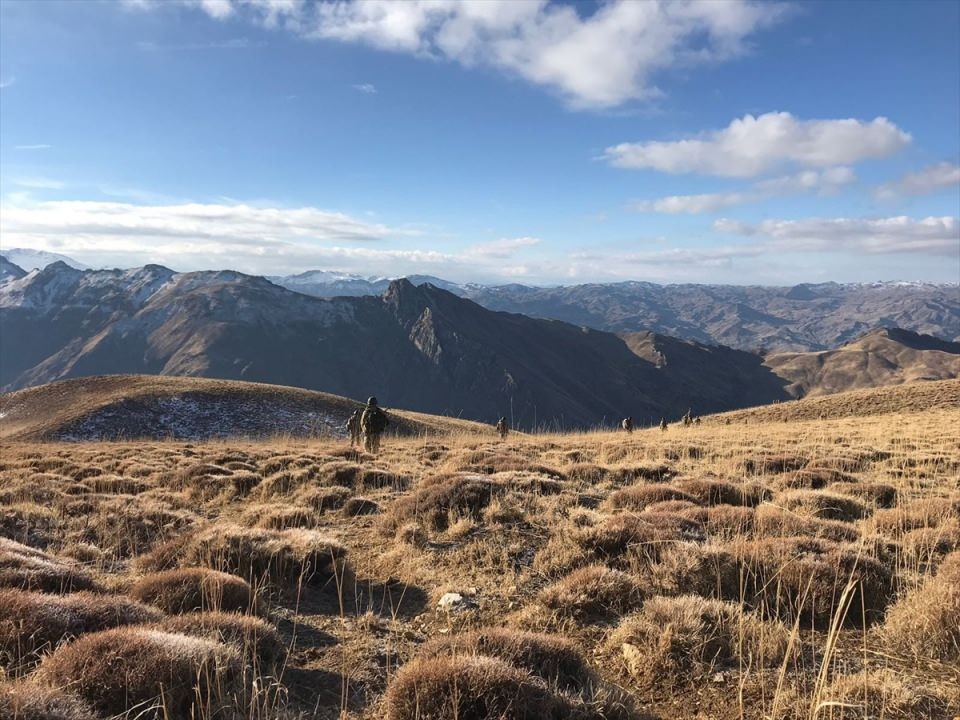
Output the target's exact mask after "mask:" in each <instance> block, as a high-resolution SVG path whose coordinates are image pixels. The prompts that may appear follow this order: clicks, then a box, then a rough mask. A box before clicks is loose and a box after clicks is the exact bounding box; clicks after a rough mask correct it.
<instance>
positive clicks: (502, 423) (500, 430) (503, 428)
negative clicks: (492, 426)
mask: <svg viewBox="0 0 960 720" xmlns="http://www.w3.org/2000/svg"><path fill="white" fill-rule="evenodd" d="M509 432H510V428H509V426H508V425H507V419H506V418H505V417H501V418H500V419H499V420H497V434H498V435H499V436H500V439H501V440H506V439H507V433H509Z"/></svg>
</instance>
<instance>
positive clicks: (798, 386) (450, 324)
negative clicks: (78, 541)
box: [0, 262, 960, 427]
mask: <svg viewBox="0 0 960 720" xmlns="http://www.w3.org/2000/svg"><path fill="white" fill-rule="evenodd" d="M637 285H641V284H637ZM588 287H602V286H588ZM644 287H645V288H647V289H648V290H649V288H651V287H655V286H646V285H644ZM673 287H683V286H673ZM694 287H695V286H694ZM936 287H937V286H930V287H926V286H924V287H922V288H919V289H917V288H914V289H915V290H917V291H918V292H924V293H933V292H934V290H935V289H936ZM900 289H901V291H904V292H907V291H908V290H910V288H906V287H901V288H900ZM495 290H498V289H489V291H490V292H491V293H493V292H494V291H495ZM570 290H576V288H571V289H570ZM727 290H729V288H728V289H727ZM878 290H879V291H885V292H891V291H894V290H896V286H895V287H886V286H884V287H881V288H878ZM948 290H949V288H940V292H941V295H940V296H939V297H940V300H938V301H937V302H940V303H942V304H943V307H942V308H941V310H940V311H939V312H942V314H943V317H944V318H945V319H946V320H951V321H952V322H954V323H955V322H956V318H957V316H958V313H957V308H956V304H954V305H952V306H951V305H950V304H949V294H948ZM768 291H769V292H770V293H772V292H773V291H772V290H769V289H768ZM651 292H652V290H651ZM698 292H700V293H702V294H703V295H704V297H707V298H711V297H716V296H715V295H712V294H711V292H714V291H711V292H707V291H705V290H701V291H698ZM715 292H719V291H715ZM944 298H946V299H944ZM705 302H706V301H705ZM711 302H716V301H715V300H714V301H711ZM791 302H792V303H810V302H816V300H809V299H789V298H785V299H784V303H791ZM924 302H931V303H932V301H924ZM920 305H922V303H920V304H918V307H919V306H920ZM713 312H714V313H715V314H717V315H719V316H723V315H724V314H725V313H727V312H730V311H729V308H728V307H727V306H726V305H725V304H722V303H720V304H717V305H715V306H714V307H713ZM732 312H734V315H736V314H738V313H739V314H741V315H745V314H747V313H746V312H745V311H744V310H743V309H735V310H734V311H732ZM834 322H836V323H838V324H839V323H840V322H841V320H839V319H834ZM0 335H2V337H3V338H4V340H5V341H4V342H2V343H0V387H3V388H4V389H6V390H11V389H17V388H23V387H28V386H32V385H38V384H42V383H46V382H50V381H53V380H58V379H64V378H70V377H80V376H86V375H101V374H106V373H144V374H163V375H185V376H197V377H214V378H225V379H239V380H253V381H258V382H269V383H275V384H281V385H291V386H297V387H304V388H310V389H317V390H323V391H326V392H331V393H335V394H338V395H344V396H347V397H353V398H363V397H366V396H367V395H369V394H371V393H373V394H376V395H378V396H379V397H380V398H381V400H382V401H383V402H385V403H387V404H388V405H390V406H394V407H402V408H408V409H412V410H421V411H424V412H431V413H438V414H450V415H460V416H463V417H466V418H471V419H478V420H483V421H491V420H494V419H495V418H496V417H498V416H499V415H501V414H511V413H512V416H513V420H514V422H515V423H516V424H517V425H518V426H521V427H534V426H542V425H553V426H556V427H575V426H590V425H596V424H602V423H607V424H609V423H611V422H613V421H615V420H616V419H617V418H619V417H622V416H623V415H625V414H632V415H634V416H635V417H636V418H637V420H638V422H648V421H655V420H657V419H659V417H660V416H661V415H663V416H667V417H668V418H675V417H677V416H679V415H680V414H682V413H683V412H684V411H686V409H687V408H693V409H694V412H696V413H707V412H714V411H719V410H727V409H733V408H739V407H747V406H751V405H757V404H763V403H766V402H771V401H774V400H786V399H790V398H791V397H797V396H802V395H809V394H818V393H821V392H835V391H838V390H845V389H854V388H857V387H865V386H873V385H885V384H898V383H901V382H905V381H908V380H916V379H942V378H949V377H957V376H958V375H960V344H958V343H954V342H947V341H945V340H943V339H937V338H934V337H923V336H921V335H917V334H916V333H913V332H908V331H901V330H877V331H873V332H871V333H869V334H867V335H865V336H864V337H863V338H861V339H860V340H858V341H857V342H854V343H851V344H849V345H848V346H846V347H844V348H840V349H838V350H835V351H830V352H817V353H800V354H797V353H789V354H768V355H766V356H765V357H764V356H761V355H759V354H756V353H751V352H747V351H743V350H738V349H733V348H729V347H714V346H709V345H705V344H701V343H697V342H690V341H684V340H682V339H677V338H673V337H666V336H663V335H661V334H658V333H655V332H651V331H641V332H621V333H618V334H614V333H611V332H606V331H601V330H595V329H589V328H586V327H581V326H579V325H575V324H570V323H566V322H561V321H557V320H546V319H536V318H531V317H527V316H525V315H520V314H514V313H506V312H497V311H492V310H489V309H486V308H484V307H482V306H481V305H479V304H477V303H475V302H473V301H471V300H470V299H467V298H464V297H459V296H457V295H455V294H453V293H451V292H448V291H446V290H443V289H441V288H439V287H436V286H434V285H430V284H424V285H421V286H419V287H418V286H415V285H414V284H413V283H411V282H410V281H408V280H397V281H393V282H390V283H389V284H388V285H387V287H386V291H385V292H384V294H383V295H381V296H359V297H358V296H354V297H337V298H317V297H312V296H309V295H306V294H303V293H300V292H294V291H291V290H288V289H286V288H284V287H281V286H279V285H277V284H275V283H273V282H270V281H268V280H266V279H264V278H260V277H252V276H248V275H243V274H241V273H236V272H231V271H219V272H196V273H175V272H173V271H172V270H169V269H167V268H163V267H161V266H157V265H148V266H145V267H143V268H135V269H131V270H100V271H80V270H76V269H74V268H71V267H69V266H67V265H66V264H64V263H61V262H58V263H55V264H53V265H50V266H47V267H46V268H44V269H43V270H40V271H34V272H31V273H29V274H26V275H23V276H22V277H19V278H15V277H12V276H11V277H10V278H9V279H7V280H6V281H3V282H2V284H0ZM954 336H955V333H954ZM11 340H12V341H11Z"/></svg>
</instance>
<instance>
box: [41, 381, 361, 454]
mask: <svg viewBox="0 0 960 720" xmlns="http://www.w3.org/2000/svg"><path fill="white" fill-rule="evenodd" d="M345 420H346V417H345V416H344V417H340V416H339V415H334V414H332V413H330V412H328V411H321V410H318V409H317V408H316V407H313V408H311V407H309V406H302V405H297V404H295V403H291V402H288V401H285V400H283V399H278V398H236V397H230V396H224V397H209V396H198V395H197V394H192V393H186V394H184V395H172V396H169V397H158V398H150V399H137V400H129V401H124V402H120V403H117V404H115V405H111V406H109V407H106V408H102V409H100V410H97V411H94V412H93V413H91V414H89V415H87V416H85V417H83V418H81V419H79V420H78V421H76V422H74V423H72V424H71V425H69V426H67V427H65V428H64V429H63V430H62V431H61V432H59V433H58V434H57V435H56V436H55V439H57V440H62V441H67V442H82V441H89V440H110V439H121V438H130V439H133V438H142V437H156V438H172V439H180V440H200V439H207V438H224V437H251V438H263V437H270V436H274V435H293V436H297V437H317V436H323V437H337V438H344V437H346V431H345V430H344V428H343V424H344V422H345Z"/></svg>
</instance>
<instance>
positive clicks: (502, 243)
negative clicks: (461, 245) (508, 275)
mask: <svg viewBox="0 0 960 720" xmlns="http://www.w3.org/2000/svg"><path fill="white" fill-rule="evenodd" d="M540 242H541V240H540V238H535V237H518V238H501V239H499V240H492V241H490V242H486V243H480V244H478V245H474V246H473V247H471V248H469V249H468V251H467V254H468V255H476V256H479V257H486V258H501V259H502V258H509V257H512V256H513V255H515V254H516V253H517V252H519V251H520V250H523V249H524V248H529V247H534V246H535V245H539V244H540Z"/></svg>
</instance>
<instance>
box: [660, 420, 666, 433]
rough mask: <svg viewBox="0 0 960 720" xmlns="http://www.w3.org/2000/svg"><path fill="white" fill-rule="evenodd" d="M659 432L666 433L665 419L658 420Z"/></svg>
mask: <svg viewBox="0 0 960 720" xmlns="http://www.w3.org/2000/svg"><path fill="white" fill-rule="evenodd" d="M660 431H661V432H666V431H667V419H666V418H660Z"/></svg>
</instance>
